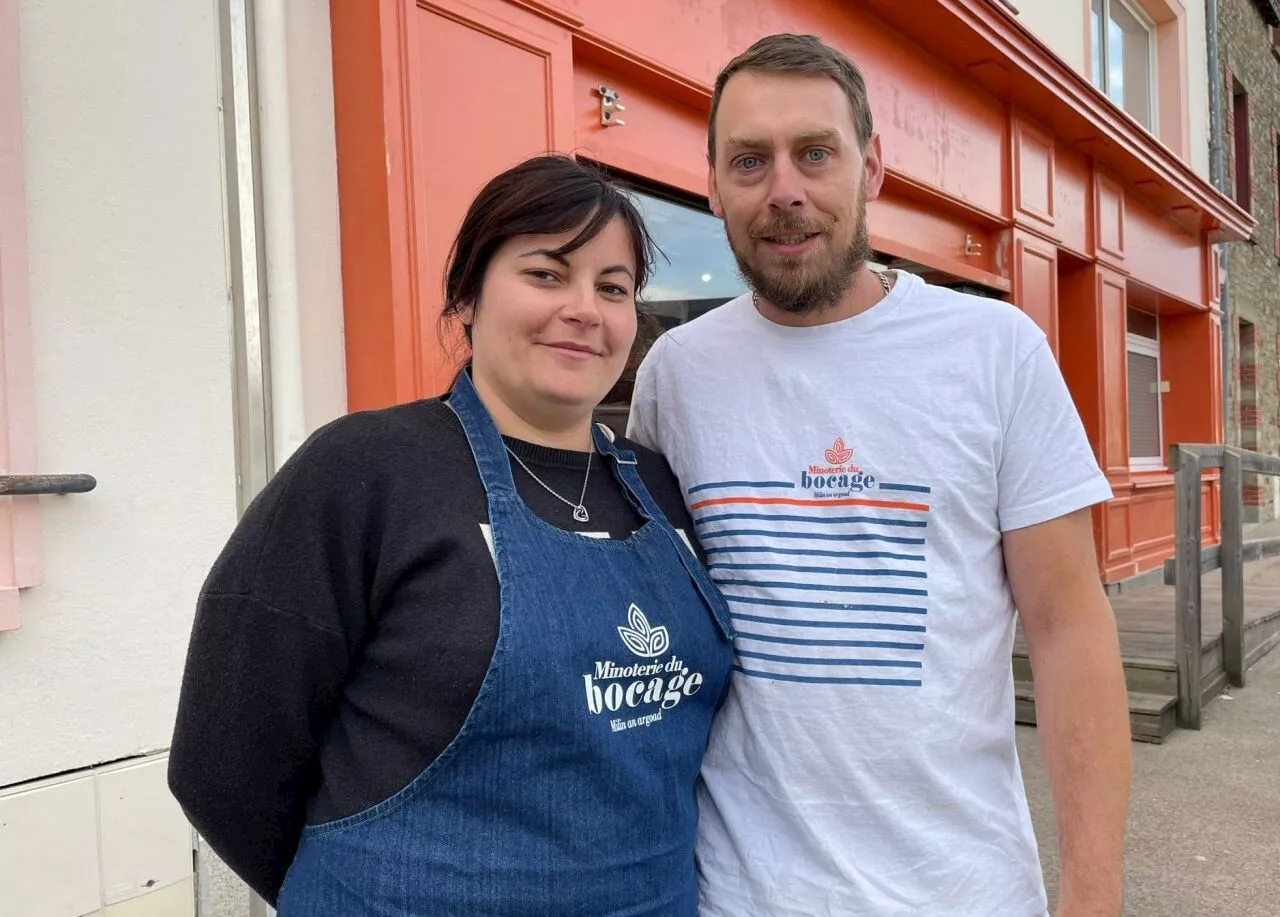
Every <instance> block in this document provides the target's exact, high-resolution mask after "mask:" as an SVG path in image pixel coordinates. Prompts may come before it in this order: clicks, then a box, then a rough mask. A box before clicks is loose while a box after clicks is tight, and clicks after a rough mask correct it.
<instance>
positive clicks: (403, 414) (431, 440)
mask: <svg viewBox="0 0 1280 917" xmlns="http://www.w3.org/2000/svg"><path fill="white" fill-rule="evenodd" d="M451 430H457V431H458V432H460V431H461V428H460V426H459V424H458V419H457V416H456V415H455V414H454V413H453V411H451V410H450V409H449V406H448V405H447V404H445V403H444V401H442V400H441V399H439V398H428V399H423V400H420V401H411V402H407V403H405V404H398V405H394V406H392V407H386V408H376V409H370V410H362V411H353V412H351V413H350V414H344V415H343V416H341V417H337V418H335V419H333V420H331V421H329V422H328V423H326V424H324V425H322V426H321V427H319V428H318V429H316V430H315V432H313V433H312V434H311V435H310V436H309V437H307V439H306V441H305V442H304V443H303V444H302V445H301V446H299V447H298V450H297V451H296V452H295V453H294V458H297V459H299V460H302V461H308V462H332V461H334V460H341V459H344V458H347V457H355V456H358V457H359V459H360V463H361V465H363V466H364V467H366V468H368V467H369V466H370V465H371V464H374V465H376V463H377V462H378V460H379V458H380V457H388V458H390V457H394V456H396V455H397V454H399V453H400V452H402V451H403V450H406V449H423V448H428V449H429V448H430V447H431V446H432V445H433V444H435V445H437V446H438V445H440V444H441V440H440V434H441V433H442V432H446V431H451Z"/></svg>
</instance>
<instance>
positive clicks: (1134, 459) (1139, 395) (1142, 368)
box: [1126, 309, 1164, 468]
mask: <svg viewBox="0 0 1280 917" xmlns="http://www.w3.org/2000/svg"><path fill="white" fill-rule="evenodd" d="M1128 312H1129V315H1128V317H1129V333H1128V334H1127V336H1126V350H1127V352H1128V353H1127V357H1128V387H1129V464H1130V465H1131V466H1132V467H1134V468H1163V467H1164V441H1163V436H1162V430H1161V426H1160V342H1159V339H1158V338H1159V318H1157V317H1156V316H1154V315H1151V314H1149V313H1146V312H1140V311H1138V310H1136V309H1129V310H1128Z"/></svg>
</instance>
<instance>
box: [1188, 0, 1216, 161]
mask: <svg viewBox="0 0 1280 917" xmlns="http://www.w3.org/2000/svg"><path fill="white" fill-rule="evenodd" d="M1186 9H1187V87H1188V93H1187V114H1188V116H1189V118H1190V127H1191V149H1190V150H1189V151H1188V153H1189V155H1188V157H1187V161H1188V163H1189V164H1190V165H1191V168H1192V169H1194V170H1195V172H1196V174H1197V175H1199V176H1200V177H1201V178H1203V179H1204V180H1205V181H1209V180H1210V177H1209V128H1210V124H1209V45H1208V42H1207V39H1206V37H1205V29H1206V26H1205V5H1204V3H1203V2H1201V0H1192V2H1189V3H1187V4H1186Z"/></svg>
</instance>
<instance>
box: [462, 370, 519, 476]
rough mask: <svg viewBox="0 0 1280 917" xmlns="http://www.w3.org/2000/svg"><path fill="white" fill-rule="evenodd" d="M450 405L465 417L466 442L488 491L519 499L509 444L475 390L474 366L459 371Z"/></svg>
mask: <svg viewBox="0 0 1280 917" xmlns="http://www.w3.org/2000/svg"><path fill="white" fill-rule="evenodd" d="M448 404H449V407H451V408H452V409H453V413H455V414H457V415H458V420H460V421H462V431H463V432H464V433H466V435H467V443H468V444H470V446H471V454H472V455H473V456H475V460H476V468H477V469H479V471H480V482H481V483H482V484H484V489H485V492H486V493H488V494H494V493H502V494H505V495H507V496H509V497H513V498H517V499H518V491H517V490H516V482H515V479H514V478H512V476H511V460H510V459H508V458H507V447H506V445H505V444H504V443H503V441H502V434H501V433H499V432H498V426H497V424H495V423H494V422H493V418H492V417H490V416H489V412H488V411H487V410H485V406H484V402H482V401H481V400H480V396H479V394H477V393H476V386H475V383H474V382H472V381H471V369H470V368H469V367H468V368H467V369H464V370H463V371H462V372H460V373H458V379H457V381H456V382H454V384H453V391H452V392H450V394H449V401H448Z"/></svg>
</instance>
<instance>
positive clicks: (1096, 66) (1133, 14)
mask: <svg viewBox="0 0 1280 917" xmlns="http://www.w3.org/2000/svg"><path fill="white" fill-rule="evenodd" d="M1092 2H1093V8H1092V14H1091V16H1090V23H1091V25H1090V28H1091V30H1092V36H1091V37H1092V46H1093V82H1094V85H1095V86H1097V87H1098V88H1099V89H1101V90H1102V91H1103V92H1104V93H1106V95H1107V97H1108V98H1109V99H1111V101H1113V102H1115V103H1116V104H1117V105H1119V106H1120V107H1121V108H1123V109H1124V110H1125V111H1127V112H1128V113H1129V114H1130V115H1132V116H1133V117H1134V119H1135V120H1137V121H1138V123H1139V124H1141V125H1142V126H1143V127H1145V128H1146V129H1147V130H1149V131H1152V132H1154V131H1155V129H1156V117H1155V113H1156V99H1155V91H1156V77H1155V72H1156V28H1155V25H1154V24H1153V23H1152V22H1151V21H1150V20H1149V19H1147V17H1146V15H1144V14H1143V13H1142V12H1141V11H1140V10H1139V9H1138V8H1137V7H1136V6H1133V5H1131V4H1129V3H1127V2H1125V0H1092Z"/></svg>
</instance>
